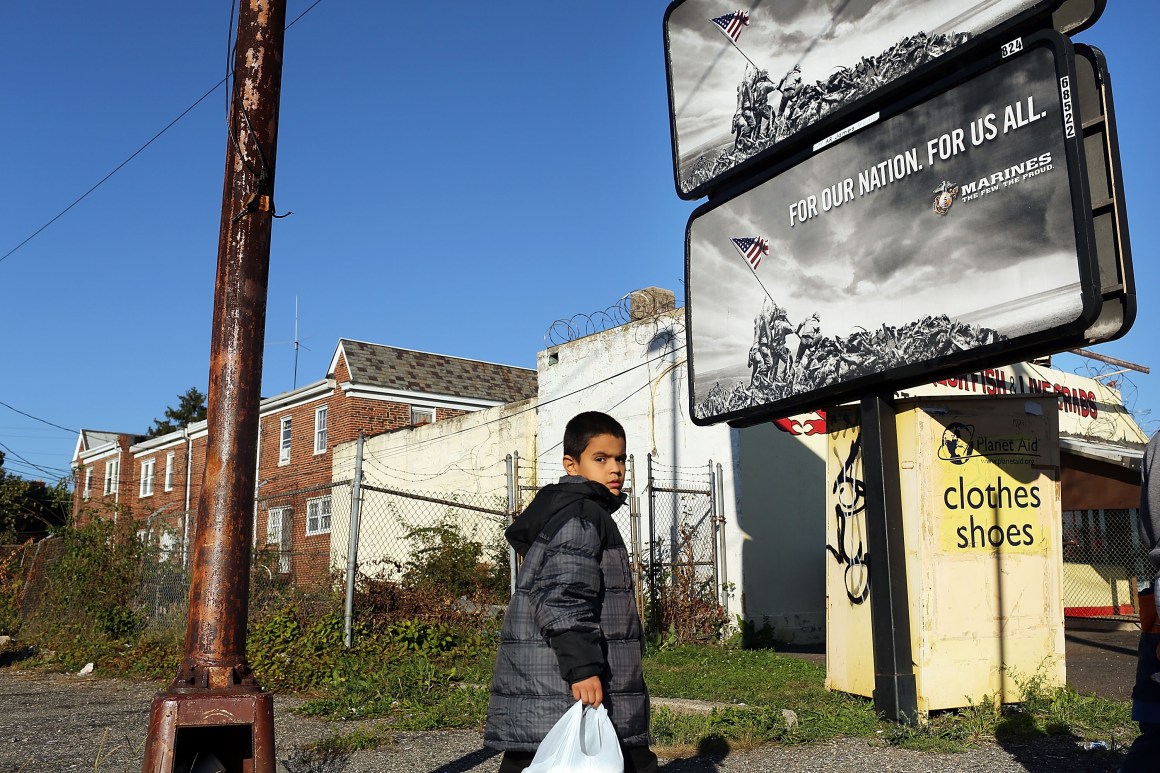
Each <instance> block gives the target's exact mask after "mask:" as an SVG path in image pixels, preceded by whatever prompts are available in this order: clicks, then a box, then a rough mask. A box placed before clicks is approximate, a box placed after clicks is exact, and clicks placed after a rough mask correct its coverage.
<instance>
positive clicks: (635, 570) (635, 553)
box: [628, 454, 644, 610]
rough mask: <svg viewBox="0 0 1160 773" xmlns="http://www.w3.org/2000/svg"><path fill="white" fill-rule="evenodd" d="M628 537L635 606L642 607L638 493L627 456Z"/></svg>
mask: <svg viewBox="0 0 1160 773" xmlns="http://www.w3.org/2000/svg"><path fill="white" fill-rule="evenodd" d="M628 491H629V497H628V539H629V541H630V543H631V544H632V583H633V586H634V587H635V588H636V607H637V609H638V610H641V609H644V580H643V578H642V577H641V571H640V568H641V560H640V551H641V547H640V495H639V494H638V493H637V488H636V460H635V459H634V458H633V456H632V454H629V456H628Z"/></svg>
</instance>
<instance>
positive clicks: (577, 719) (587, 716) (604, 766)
mask: <svg viewBox="0 0 1160 773" xmlns="http://www.w3.org/2000/svg"><path fill="white" fill-rule="evenodd" d="M526 773H624V757H623V755H622V754H621V752H620V742H619V741H617V740H616V729H615V728H613V726H612V720H610V719H609V718H608V712H607V711H606V710H605V709H604V706H598V707H596V708H592V707H591V706H585V705H584V704H583V703H582V702H581V701H576V702H575V703H574V704H572V708H570V709H568V710H567V711H566V712H564V716H562V717H560V719H559V721H557V722H556V724H555V725H553V726H552V729H551V730H549V731H548V734H547V735H546V736H544V740H543V741H541V742H540V747H539V748H538V749H537V750H536V756H535V757H533V758H532V764H531V765H530V766H528V768H527V769H526Z"/></svg>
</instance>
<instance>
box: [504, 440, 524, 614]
mask: <svg viewBox="0 0 1160 773" xmlns="http://www.w3.org/2000/svg"><path fill="white" fill-rule="evenodd" d="M519 458H520V452H519V451H516V453H515V456H514V457H513V456H512V454H508V455H507V457H506V458H505V459H504V461H505V462H506V463H507V465H506V466H507V509H508V524H509V525H510V524H513V523H515V521H516V511H517V510H519V506H520V504H519V493H520V481H519V478H517V477H516V475H517V470H518V467H517V466H516V465H517V464H518V463H519ZM508 575H509V579H508V586H509V587H508V592H509V593H510V595H511V596H515V595H516V549H515V548H514V547H512V544H511V543H510V542H509V543H508Z"/></svg>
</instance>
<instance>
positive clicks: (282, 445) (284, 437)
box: [278, 416, 294, 464]
mask: <svg viewBox="0 0 1160 773" xmlns="http://www.w3.org/2000/svg"><path fill="white" fill-rule="evenodd" d="M293 437H294V422H293V417H292V416H283V417H282V418H281V420H280V421H279V422H278V464H290V441H291V440H292V439H293Z"/></svg>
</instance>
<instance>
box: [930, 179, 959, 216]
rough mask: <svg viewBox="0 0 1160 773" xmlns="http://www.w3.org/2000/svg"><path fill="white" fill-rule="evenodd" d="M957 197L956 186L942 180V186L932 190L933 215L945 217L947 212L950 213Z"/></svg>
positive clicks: (957, 187) (957, 190)
mask: <svg viewBox="0 0 1160 773" xmlns="http://www.w3.org/2000/svg"><path fill="white" fill-rule="evenodd" d="M958 197H959V186H958V184H957V183H952V182H947V181H946V180H943V181H942V184H941V185H939V186H938V187H937V188H935V189H934V211H935V214H936V215H938V216H939V217H946V214H947V212H950V211H951V205H953V204H954V203H955V199H957V198H958Z"/></svg>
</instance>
